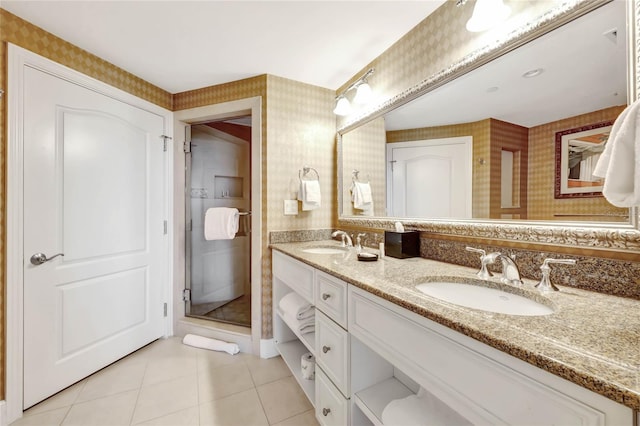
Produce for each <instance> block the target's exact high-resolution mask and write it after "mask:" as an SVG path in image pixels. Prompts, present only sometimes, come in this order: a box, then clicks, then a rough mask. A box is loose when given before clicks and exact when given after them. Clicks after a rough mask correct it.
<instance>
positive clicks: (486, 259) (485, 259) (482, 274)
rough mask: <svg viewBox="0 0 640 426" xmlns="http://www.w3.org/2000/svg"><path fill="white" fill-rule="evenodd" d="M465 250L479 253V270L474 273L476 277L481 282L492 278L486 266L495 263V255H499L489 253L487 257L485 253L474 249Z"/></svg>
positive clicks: (467, 248)
mask: <svg viewBox="0 0 640 426" xmlns="http://www.w3.org/2000/svg"><path fill="white" fill-rule="evenodd" d="M466 250H467V251H472V252H474V253H480V270H479V271H478V272H477V273H476V275H477V276H478V277H479V278H482V279H483V280H488V279H489V278H490V277H492V276H493V274H492V273H491V271H489V270H488V269H487V265H488V264H489V263H493V262H494V261H495V255H497V254H499V253H490V254H489V255H487V252H486V251H484V250H483V249H478V248H475V247H466Z"/></svg>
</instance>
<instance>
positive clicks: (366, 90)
mask: <svg viewBox="0 0 640 426" xmlns="http://www.w3.org/2000/svg"><path fill="white" fill-rule="evenodd" d="M373 71H374V68H371V69H369V71H367V72H366V73H364V75H363V76H362V77H360V78H358V79H357V80H356V81H354V82H353V83H351V84H350V85H349V87H347V88H346V89H345V90H344V91H343V92H342V93H340V94H339V95H338V96H337V97H336V107H335V108H334V109H333V113H334V114H336V115H343V116H344V115H349V114H351V111H352V108H351V103H350V102H349V99H347V93H348V92H349V91H350V90H351V89H356V95H355V96H354V98H353V101H354V102H355V103H357V104H361V105H362V104H366V103H367V102H369V101H370V100H371V99H372V98H373V92H372V90H371V86H369V83H367V78H368V77H369V76H370V75H371V74H373Z"/></svg>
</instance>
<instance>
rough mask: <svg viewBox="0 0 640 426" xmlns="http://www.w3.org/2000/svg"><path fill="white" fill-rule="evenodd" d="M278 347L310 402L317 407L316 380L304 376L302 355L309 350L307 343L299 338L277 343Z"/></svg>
mask: <svg viewBox="0 0 640 426" xmlns="http://www.w3.org/2000/svg"><path fill="white" fill-rule="evenodd" d="M276 348H277V349H278V352H280V356H282V359H283V360H284V362H285V364H287V367H289V370H291V373H292V374H293V377H294V378H295V379H296V381H297V382H298V384H299V385H300V387H301V388H302V391H303V392H304V394H305V395H307V398H308V399H309V402H311V405H313V406H314V407H315V403H316V381H315V380H307V379H305V378H303V377H302V367H301V360H302V355H304V354H306V353H307V352H309V350H308V349H307V347H306V346H305V345H303V344H302V343H301V342H300V341H298V340H292V341H290V342H284V343H277V344H276Z"/></svg>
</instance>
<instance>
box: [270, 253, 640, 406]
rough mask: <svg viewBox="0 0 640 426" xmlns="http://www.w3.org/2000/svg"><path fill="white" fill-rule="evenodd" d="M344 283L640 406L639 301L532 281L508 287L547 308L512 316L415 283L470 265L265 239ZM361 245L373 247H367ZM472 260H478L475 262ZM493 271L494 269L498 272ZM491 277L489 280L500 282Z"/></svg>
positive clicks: (456, 273)
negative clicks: (372, 258) (369, 258)
mask: <svg viewBox="0 0 640 426" xmlns="http://www.w3.org/2000/svg"><path fill="white" fill-rule="evenodd" d="M271 247H272V248H273V249H275V250H278V251H281V252H283V253H285V254H288V255H290V256H292V257H294V258H296V259H298V260H301V261H302V262H304V263H307V264H309V265H311V266H313V267H315V268H317V269H319V270H321V271H324V272H327V273H329V274H331V275H334V276H336V277H338V278H340V279H342V280H344V281H346V282H348V283H349V284H352V285H354V286H356V287H359V288H361V289H364V290H366V291H368V292H370V293H372V294H375V295H377V296H379V297H382V298H384V299H386V300H388V301H390V302H392V303H395V304H396V305H399V306H402V307H403V308H406V309H408V310H410V311H412V312H415V313H417V314H419V315H422V316H424V317H426V318H429V319H430V320H433V321H435V322H437V323H440V324H442V325H445V326H447V327H449V328H451V329H453V330H456V331H458V332H460V333H462V334H465V335H467V336H469V337H472V338H474V339H476V340H478V341H480V342H483V343H486V344H487V345H489V346H492V347H494V348H496V349H499V350H501V351H503V352H506V353H508V354H510V355H512V356H514V357H516V358H519V359H521V360H524V361H526V362H528V363H530V364H532V365H535V366H536V367H539V368H541V369H543V370H546V371H548V372H550V373H553V374H555V375H557V376H560V377H562V378H564V379H567V380H569V381H571V382H574V383H576V384H578V385H580V386H583V387H585V388H587V389H589V390H592V391H593V392H596V393H598V394H601V395H604V396H606V397H607V398H610V399H612V400H614V401H616V402H619V403H621V404H624V405H626V406H628V407H630V408H633V409H635V410H640V301H638V300H634V299H627V298H622V297H616V296H610V295H606V294H601V293H596V292H590V291H586V290H580V289H576V288H573V287H565V286H558V287H559V288H560V291H559V292H553V293H547V294H544V295H540V293H539V292H538V291H537V290H535V289H533V285H534V284H535V281H532V280H526V279H525V280H524V281H525V286H524V287H515V286H509V288H508V289H507V290H509V291H512V292H513V293H515V294H521V295H526V296H528V297H530V298H533V299H535V300H537V301H539V302H542V303H544V304H546V305H548V306H550V307H552V308H553V309H554V313H552V314H550V315H546V316H536V317H531V316H515V315H507V314H498V313H492V312H486V311H481V310H477V309H471V308H465V307H462V306H458V305H453V304H451V303H447V302H444V301H442V300H439V299H436V298H433V297H429V296H427V295H425V294H423V293H421V292H419V291H418V290H416V289H415V286H416V284H419V283H422V282H425V281H437V280H439V279H440V280H442V279H443V278H444V279H446V280H448V281H454V280H455V281H459V282H469V283H473V282H478V281H479V280H478V278H477V277H476V272H477V269H472V268H467V267H463V266H458V265H453V264H448V263H443V262H437V261H433V260H429V259H423V258H410V259H395V258H391V257H388V256H387V257H385V258H383V259H380V260H378V261H376V262H359V261H358V260H357V259H356V253H355V252H354V250H353V249H350V251H348V252H346V253H345V254H313V253H306V252H303V251H302V249H304V248H309V247H339V243H337V242H336V241H312V242H303V243H279V244H272V245H271ZM366 251H371V252H377V251H374V250H370V249H366ZM478 263H479V262H478ZM498 275H499V274H498ZM497 278H499V277H493V278H492V279H491V280H490V281H491V282H493V283H495V285H496V286H501V287H504V286H507V285H506V284H501V283H499V280H498V279H497Z"/></svg>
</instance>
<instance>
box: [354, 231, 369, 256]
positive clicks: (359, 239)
mask: <svg viewBox="0 0 640 426" xmlns="http://www.w3.org/2000/svg"><path fill="white" fill-rule="evenodd" d="M366 236H367V234H358V236H357V237H356V251H357V252H358V253H360V252H361V251H362V240H363V238H362V237H366Z"/></svg>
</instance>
